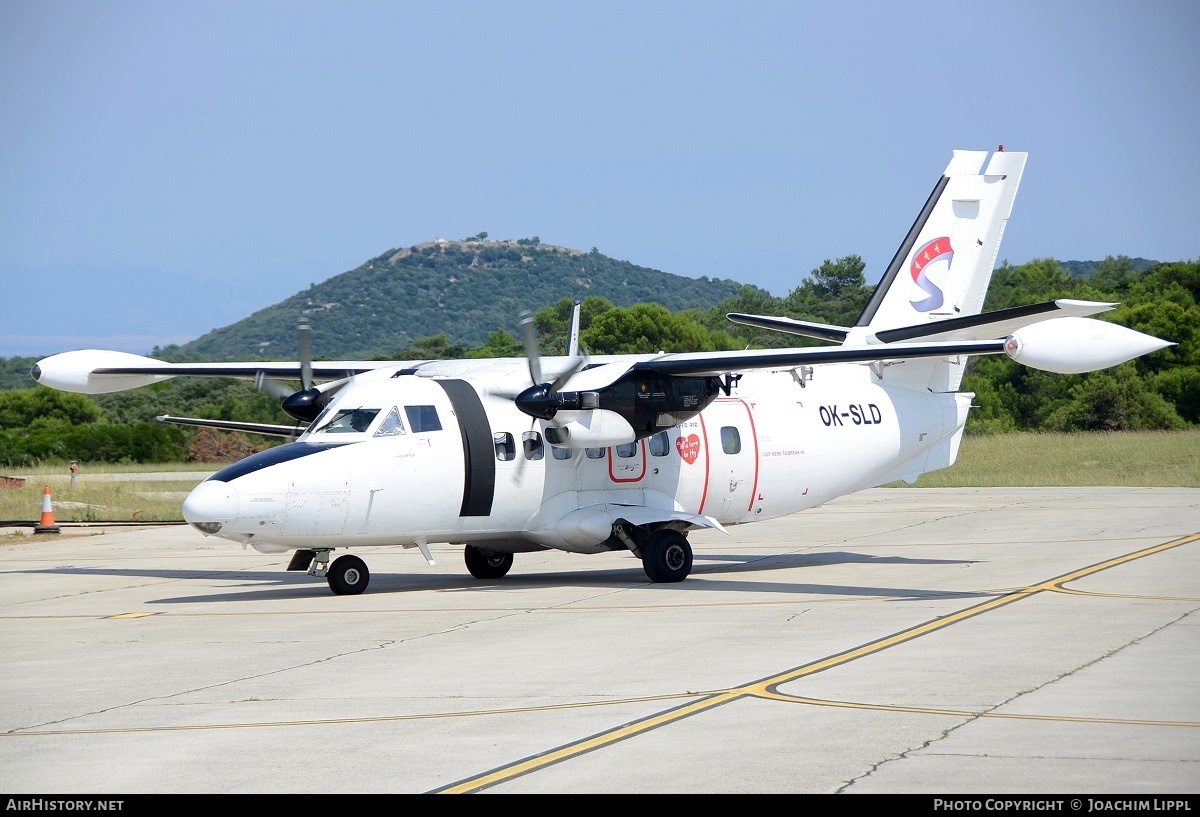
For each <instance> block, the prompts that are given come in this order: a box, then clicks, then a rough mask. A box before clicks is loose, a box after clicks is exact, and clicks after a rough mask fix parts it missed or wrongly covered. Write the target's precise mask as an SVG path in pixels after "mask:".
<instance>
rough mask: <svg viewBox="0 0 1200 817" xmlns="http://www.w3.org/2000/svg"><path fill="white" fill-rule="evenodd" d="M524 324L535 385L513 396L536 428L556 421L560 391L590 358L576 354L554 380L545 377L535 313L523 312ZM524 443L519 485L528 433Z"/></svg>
mask: <svg viewBox="0 0 1200 817" xmlns="http://www.w3.org/2000/svg"><path fill="white" fill-rule="evenodd" d="M520 326H521V338H522V340H523V341H524V343H525V359H526V361H527V362H528V364H529V380H530V383H531V385H530V386H529V387H528V388H527V389H525V390H524V391H522V392H521V393H520V394H518V395H516V396H515V397H512V398H510V399H512V400H513V402H514V403H516V405H517V408H519V409H520V410H521V411H523V412H524V413H525V414H528V415H529V416H530V418H531V420H530V422H529V430H530V431H533V427H534V425H536V423H537V421H538V420H545V421H547V422H549V423H551V424H553V419H554V415H555V414H556V413H557V412H558V409H559V407H561V406H562V404H563V400H562V396H561V395H560V394H559V391H560V390H561V389H562V387H563V386H565V385H566V384H567V381H568V380H570V379H571V378H572V377H573V376H574V375H575V373H576V372H578V371H579V370H580V369H581V368H583V366H584V364H586V363H587V361H588V358H587V355H586V354H576V355H575V356H574V357H573V358H572V359H571V362H570V364H568V366H567V367H566V368H565V369H563V370H562V371H561V372H559V373H558V374H556V375H555V376H554V379H553V380H548V381H547V380H543V377H542V375H543V371H542V356H541V350H540V349H539V348H538V341H537V331H536V329H535V327H534V325H533V315H532V314H530V313H529V312H528V311H525V312H522V313H521V315H520ZM520 442H521V452H520V456H521V459H520V461H519V462H518V463H517V470H516V473H515V474H514V476H513V479H514V481H515V482H516V483H517V484H520V482H521V480H522V478H523V476H524V471H525V462H526V458H525V440H524V435H522V439H521V441H520Z"/></svg>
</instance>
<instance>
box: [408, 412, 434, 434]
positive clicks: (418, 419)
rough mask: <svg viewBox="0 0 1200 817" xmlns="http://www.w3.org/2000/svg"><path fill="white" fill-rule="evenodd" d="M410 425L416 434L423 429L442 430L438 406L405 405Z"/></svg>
mask: <svg viewBox="0 0 1200 817" xmlns="http://www.w3.org/2000/svg"><path fill="white" fill-rule="evenodd" d="M404 413H405V414H407V415H408V427H409V428H411V429H412V430H413V433H414V434H419V433H420V432H422V431H441V430H442V421H441V420H440V419H439V418H438V413H437V406H405V407H404Z"/></svg>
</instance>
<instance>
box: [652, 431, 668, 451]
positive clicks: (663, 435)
mask: <svg viewBox="0 0 1200 817" xmlns="http://www.w3.org/2000/svg"><path fill="white" fill-rule="evenodd" d="M670 452H671V445H670V440H669V439H668V438H667V432H665V431H660V432H658V433H657V434H655V435H654V436H653V437H651V438H650V456H652V457H665V456H667V454H669V453H670Z"/></svg>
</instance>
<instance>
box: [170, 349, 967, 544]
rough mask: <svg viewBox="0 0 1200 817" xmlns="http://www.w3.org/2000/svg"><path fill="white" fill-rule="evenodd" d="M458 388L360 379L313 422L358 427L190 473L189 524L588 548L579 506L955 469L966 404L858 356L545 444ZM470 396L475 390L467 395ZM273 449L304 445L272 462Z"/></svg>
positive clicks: (351, 538) (736, 499)
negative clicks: (615, 431) (631, 430)
mask: <svg viewBox="0 0 1200 817" xmlns="http://www.w3.org/2000/svg"><path fill="white" fill-rule="evenodd" d="M446 379H450V378H446ZM456 382H457V383H458V384H460V385H459V386H458V388H457V398H456V399H452V397H454V395H455V391H454V390H452V389H451V388H449V386H446V385H443V383H442V382H441V379H439V378H434V377H428V376H414V375H404V376H398V377H395V376H394V377H388V378H378V379H375V380H373V381H372V380H369V379H368V380H367V381H366V382H363V383H361V384H356V385H355V386H353V387H352V388H350V389H347V390H346V391H345V392H343V393H341V394H339V395H338V397H337V398H336V400H335V401H334V402H333V403H332V404H331V405H330V406H329V407H328V409H327V410H326V414H324V415H322V417H323V418H327V417H330V416H333V415H335V414H337V413H338V412H339V411H345V410H346V409H355V408H362V409H370V411H371V412H375V414H374V415H373V420H372V421H371V423H370V425H369V426H368V427H367V428H366V430H365V431H355V430H353V429H349V428H347V429H346V430H345V431H341V430H334V429H332V428H331V427H329V426H325V427H322V423H323V422H328V421H327V420H323V419H322V418H318V420H317V421H316V422H315V423H314V424H313V426H312V429H310V431H309V432H306V433H305V435H304V436H303V437H301V438H300V440H299V441H298V442H296V443H292V444H289V445H285V446H281V447H279V448H277V449H272V451H271V452H264V454H261V455H256V456H258V457H259V458H260V461H258V462H256V461H255V460H254V458H251V459H250V460H246V461H243V462H242V463H240V464H235V465H234V466H230V467H229V468H227V469H225V470H223V471H221V472H219V473H217V474H216V475H214V477H213V478H211V479H210V480H207V481H206V482H204V483H202V484H201V485H200V486H198V487H197V489H196V491H195V492H193V494H192V495H191V496H189V498H188V500H187V503H186V504H185V506H184V512H185V517H186V518H187V519H188V521H189V522H192V523H194V524H195V523H197V522H201V523H208V524H210V525H211V524H212V523H219V525H220V527H219V530H216V531H214V532H215V533H217V535H219V536H222V537H224V538H228V539H232V540H234V541H239V542H246V543H250V544H252V545H254V546H255V547H256V548H259V549H262V550H268V551H269V550H286V549H298V548H317V547H320V548H342V547H361V546H371V545H397V544H398V545H414V544H415V545H420V544H425V543H430V542H453V543H472V542H474V543H488V547H490V548H493V549H496V550H509V551H517V550H528V549H536V548H538V547H555V548H560V549H564V550H572V551H577V552H594V551H596V550H599V549H602V546H601V542H602V541H603V540H604V539H605V538H607V536H608V530H607V529H606V527H605V525H607V523H604V525H601V527H599V528H597V529H593V528H591V527H589V524H588V521H587V519H586V517H587V514H586V513H576V512H577V511H579V510H580V509H586V508H589V507H592V506H598V505H605V504H607V505H630V506H642V507H649V508H652V509H661V510H663V511H664V512H667V511H683V512H687V513H689V514H696V515H699V516H703V517H709V518H710V519H714V520H716V521H717V522H719V523H721V524H723V525H729V524H740V523H746V522H752V521H756V520H759V519H769V518H772V517H778V516H782V515H785V514H790V513H794V512H796V511H799V510H803V509H805V508H810V507H813V506H816V505H820V504H821V503H823V502H826V501H827V500H829V499H831V498H833V497H836V496H839V495H841V494H845V493H847V492H849V491H855V490H860V489H862V488H866V487H870V486H872V485H878V484H881V483H884V482H889V481H893V480H896V479H907V480H910V481H911V480H913V479H915V478H916V476H917V475H919V474H920V473H923V472H924V471H927V470H933V469H934V468H940V467H945V466H946V465H949V464H950V463H951V462H953V457H954V453H955V451H956V449H957V441H958V438H959V436H960V434H961V427H962V424H963V422H965V419H966V409H967V403H968V402H969V395H954V394H932V393H929V392H928V391H924V392H920V391H912V390H907V389H899V388H894V387H892V388H889V387H887V386H885V385H884V384H883V383H882V382H881V381H880V380H879V379H878V378H877V377H876V376H875V375H874V374H873V373H872V371H871V369H870V368H869V367H867V366H862V365H835V366H829V367H824V368H822V369H820V371H819V372H818V374H817V375H816V376H815V377H813V378H812V379H811V380H809V381H808V382H807V383H806V384H804V385H801V380H800V379H799V378H797V377H794V376H793V374H792V373H791V372H790V371H789V372H748V373H746V374H745V375H744V376H743V377H742V378H741V379H740V380H739V381H737V382H736V383H735V384H734V385H733V387H732V388H731V391H730V394H729V395H728V396H726V395H724V394H722V395H721V396H719V397H718V398H717V399H716V400H715V401H714V402H713V403H712V404H711V405H709V406H708V407H707V408H706V409H705V410H704V411H703V412H701V413H700V414H699V415H697V416H695V417H694V418H693V419H691V420H688V421H686V422H684V423H682V424H680V425H678V426H677V427H674V428H671V429H669V430H667V431H664V432H661V433H660V434H658V435H656V436H654V437H650V438H646V439H642V440H638V441H636V442H632V443H628V444H626V445H616V446H608V447H603V448H591V449H571V448H559V449H555V448H554V447H552V446H551V445H549V444H548V443H547V441H546V436H545V430H546V426H547V423H546V422H544V421H540V420H532V419H531V418H530V417H528V416H527V415H525V414H523V413H522V412H521V411H519V410H518V409H517V408H516V407H515V405H514V404H513V402H512V400H511V399H510V398H508V397H505V396H503V395H496V394H493V393H492V392H491V389H490V387H487V386H484V387H481V386H479V385H478V383H476V384H475V385H473V386H470V387H467V386H466V383H465V381H462V380H458V381H456ZM465 389H469V392H470V393H469V394H468V398H470V394H473V395H475V397H474V398H470V399H467V400H466V402H464V398H463V394H464V391H465ZM472 400H473V404H472V405H468V403H472ZM393 409H394V411H393ZM389 414H390V415H392V417H393V420H392V421H391V422H390V424H389V425H388V426H387V428H386V429H385V427H384V425H383V424H384V421H385V419H386V417H387V416H388V415H389ZM364 416H365V415H364ZM395 418H399V423H398V425H399V426H400V427H401V430H399V431H397V428H396V426H397V422H396V420H395ZM431 419H432V421H431ZM484 424H486V425H484ZM434 426H439V427H434ZM468 427H471V428H470V429H468ZM381 432H383V433H382V434H381ZM285 451H293V452H300V453H302V454H303V455H302V456H296V457H294V458H292V459H283V453H282V452H285ZM264 457H265V459H264ZM272 462H273V464H270V463H272ZM564 520H565V521H564Z"/></svg>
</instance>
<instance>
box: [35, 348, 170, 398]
mask: <svg viewBox="0 0 1200 817" xmlns="http://www.w3.org/2000/svg"><path fill="white" fill-rule="evenodd" d="M139 365H142V366H164V365H166V364H164V363H163V361H161V360H155V359H154V358H152V357H143V356H142V355H135V354H131V353H129V352H108V351H104V350H102V349H81V350H79V351H77V352H63V353H62V354H57V355H51V356H50V357H48V358H44V359H42V360H39V361H38V362H37V363H36V364H35V365H34V367H33V370H32V371H31V372H30V374H31V375H33V379H34V380H36V381H37V382H39V383H41V384H42V385H43V386H49V387H50V388H52V389H59V390H60V391H73V392H76V393H78V394H108V393H109V392H114V391H124V390H125V389H136V388H138V387H139V386H149V385H150V384H151V383H159V382H161V381H163V380H170V379H171V377H173V375H164V374H93V372H94V370H96V369H116V368H124V367H136V366H139Z"/></svg>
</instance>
